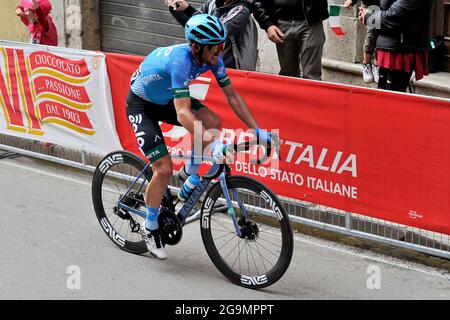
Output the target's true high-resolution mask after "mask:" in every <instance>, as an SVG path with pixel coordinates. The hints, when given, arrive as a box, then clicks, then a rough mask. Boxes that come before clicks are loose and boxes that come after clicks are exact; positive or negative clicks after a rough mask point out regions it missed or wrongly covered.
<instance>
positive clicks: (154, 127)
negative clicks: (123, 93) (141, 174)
mask: <svg viewBox="0 0 450 320" xmlns="http://www.w3.org/2000/svg"><path fill="white" fill-rule="evenodd" d="M191 99H192V104H191V109H192V112H194V113H196V112H197V111H198V110H200V109H201V108H206V106H205V105H203V104H202V103H200V101H198V100H196V99H194V98H191ZM126 110H127V116H128V122H130V124H131V126H132V127H133V130H134V133H135V134H136V139H137V142H138V146H139V148H140V149H141V151H142V153H143V154H144V155H145V156H146V157H147V158H148V159H149V160H150V162H151V163H154V162H155V161H157V160H159V159H161V158H163V157H165V156H167V155H169V152H168V150H167V146H166V143H165V141H164V136H163V134H162V131H161V128H160V126H159V122H160V121H161V122H164V123H169V124H172V125H176V126H180V127H181V124H180V123H179V122H178V120H177V112H176V110H175V105H174V103H173V100H171V101H170V102H169V103H168V104H166V105H160V104H156V103H153V102H149V101H146V100H144V99H142V98H140V97H139V96H137V95H136V94H134V92H133V91H131V90H130V92H129V93H128V97H127V107H126Z"/></svg>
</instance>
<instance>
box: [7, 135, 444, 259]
mask: <svg viewBox="0 0 450 320" xmlns="http://www.w3.org/2000/svg"><path fill="white" fill-rule="evenodd" d="M0 150H4V151H6V152H7V153H8V154H6V155H5V154H3V156H8V157H11V156H14V155H15V154H19V155H23V156H28V157H34V158H38V159H41V160H46V161H50V162H53V163H57V164H61V165H66V166H70V167H73V168H76V169H81V170H86V171H89V172H94V170H95V167H96V166H97V163H98V162H99V161H100V159H101V158H102V156H101V155H97V154H91V153H86V152H85V151H83V150H71V149H69V148H62V147H60V146H55V147H53V148H51V149H49V148H45V147H43V146H42V145H41V144H39V143H37V142H33V141H31V140H26V139H20V138H15V137H9V136H4V135H0ZM1 158H2V155H0V160H1ZM179 187H181V185H180V182H179V181H178V180H177V179H176V178H175V177H173V178H172V182H171V189H173V190H174V191H178V189H179ZM280 199H281V201H282V203H283V205H284V206H285V208H286V210H287V212H288V213H289V216H290V219H291V221H292V222H294V223H299V224H302V225H306V226H310V227H314V228H319V229H322V230H326V231H332V232H338V233H340V234H344V235H349V236H354V237H358V238H362V239H366V240H372V241H376V242H380V243H383V244H387V245H393V246H396V247H401V248H405V249H410V250H414V251H417V252H422V253H425V254H429V255H433V256H437V257H441V258H445V259H449V260H450V235H446V234H440V233H437V232H432V231H428V230H424V229H419V228H413V227H409V226H406V225H400V224H397V223H392V222H389V221H385V220H380V219H376V218H372V217H368V216H364V215H360V214H356V213H350V212H345V211H342V210H338V209H334V208H330V207H326V206H322V205H316V204H312V203H308V202H304V201H299V200H296V199H291V198H285V197H280ZM248 200H249V201H251V197H250V198H249V199H248ZM198 218H199V212H198V211H197V212H194V214H193V215H192V216H191V217H190V218H189V219H188V220H187V222H188V223H189V222H192V221H195V220H196V219H198Z"/></svg>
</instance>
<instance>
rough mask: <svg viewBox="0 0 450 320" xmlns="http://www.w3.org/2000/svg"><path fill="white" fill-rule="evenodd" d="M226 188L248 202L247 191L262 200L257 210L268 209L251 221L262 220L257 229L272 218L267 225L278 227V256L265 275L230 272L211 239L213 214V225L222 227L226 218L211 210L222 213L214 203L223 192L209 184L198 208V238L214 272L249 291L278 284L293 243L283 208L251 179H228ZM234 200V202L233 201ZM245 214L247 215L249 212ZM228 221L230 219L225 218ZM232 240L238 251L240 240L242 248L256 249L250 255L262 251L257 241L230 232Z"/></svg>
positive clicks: (273, 195)
mask: <svg viewBox="0 0 450 320" xmlns="http://www.w3.org/2000/svg"><path fill="white" fill-rule="evenodd" d="M227 186H228V189H229V190H233V189H235V190H236V191H237V192H238V194H239V192H240V193H241V194H242V196H246V193H248V195H249V197H248V199H251V197H250V196H251V194H250V193H249V192H251V193H253V194H255V195H260V196H261V198H262V199H263V201H260V205H261V207H264V206H265V207H267V208H269V209H264V210H262V211H261V212H264V213H263V214H262V215H261V217H259V218H257V220H255V221H262V222H255V224H258V223H259V225H260V226H261V225H264V221H265V220H268V219H269V218H268V217H269V216H270V215H271V217H272V218H275V219H271V220H270V223H268V224H269V225H275V229H276V228H278V227H279V228H280V232H281V233H280V235H281V239H280V241H281V250H280V253H279V257H278V258H277V260H276V262H275V263H274V264H273V267H272V268H271V269H270V270H266V271H267V272H265V273H263V274H257V275H249V274H245V272H243V271H241V270H240V271H238V270H234V269H233V267H234V264H233V265H232V266H231V265H230V264H231V263H230V262H227V257H223V255H222V254H221V253H220V252H219V249H218V248H217V246H216V243H215V240H214V237H213V229H214V222H213V221H214V219H213V217H214V215H216V214H217V222H216V225H217V226H219V225H222V223H221V222H223V221H224V220H225V219H226V218H227V217H228V216H227V214H223V215H219V211H217V209H214V208H221V210H222V211H223V210H224V209H223V205H222V207H219V205H216V204H217V203H218V202H217V200H218V199H219V198H220V197H221V195H223V191H222V188H221V185H220V183H216V184H215V185H213V186H212V187H211V189H210V190H209V192H208V194H207V195H206V197H205V201H204V203H203V206H202V211H201V218H200V229H201V235H202V240H203V244H204V246H205V249H206V251H207V253H208V256H209V257H210V259H211V261H212V262H213V263H214V265H215V266H216V267H217V269H219V271H220V272H221V273H222V274H223V275H224V276H225V277H226V278H228V279H229V280H231V282H233V283H235V284H237V285H239V286H242V287H246V288H251V289H261V288H264V287H268V286H270V285H272V284H274V283H275V282H276V281H278V280H279V279H280V278H281V277H282V276H283V275H284V273H285V272H286V270H287V269H288V267H289V264H290V262H291V259H292V254H293V250H294V240H293V233H292V228H291V225H290V222H289V216H288V215H287V213H286V212H285V210H284V207H283V205H282V204H281V202H280V200H279V199H278V197H277V196H276V195H275V194H274V193H273V192H272V191H271V190H270V189H269V188H267V187H266V186H265V185H264V184H262V183H260V182H259V181H257V180H255V179H252V178H249V177H241V176H230V177H228V178H227ZM239 197H240V198H241V200H242V197H241V195H239ZM253 197H254V200H253V201H256V198H255V196H253ZM220 199H221V201H222V202H223V201H224V199H223V198H220ZM236 199H237V198H236ZM236 199H235V201H234V202H237V201H236ZM249 201H250V200H249ZM242 202H244V201H242ZM244 205H245V206H247V207H249V208H250V207H256V206H255V205H248V204H247V203H244ZM233 206H234V205H233ZM215 210H216V211H215ZM270 210H273V213H270V214H269V213H268V212H269V211H270ZM248 214H249V215H250V212H249V213H248ZM241 216H242V215H241ZM228 219H229V220H230V221H231V218H230V217H228ZM219 220H220V221H219ZM275 221H277V222H275ZM256 229H258V228H256ZM231 230H233V228H231ZM228 231H229V230H228ZM233 231H234V230H233ZM226 232H227V231H224V233H226ZM258 232H259V233H260V235H259V236H260V237H261V233H262V231H261V230H260V231H258ZM268 234H269V236H270V235H271V232H268ZM273 234H276V232H274V233H273ZM229 236H230V237H232V238H230V240H229V242H231V241H234V239H233V235H231V234H230V235H229ZM225 237H227V236H226V235H224V236H220V237H219V238H224V240H223V241H226V239H227V238H225ZM234 237H235V238H237V239H238V240H237V241H238V248H239V243H240V241H243V242H248V243H243V248H244V247H245V246H247V245H248V246H250V245H251V243H256V245H255V246H256V248H257V250H254V251H253V252H257V251H258V252H259V253H261V252H260V251H262V250H259V249H258V240H260V238H258V239H257V240H252V241H250V240H247V239H241V238H239V237H238V236H237V235H236V234H235V233H234ZM265 241H267V240H265ZM268 242H270V241H268ZM233 250H234V249H233ZM246 250H247V249H246ZM268 251H270V250H268ZM249 252H250V254H251V256H252V257H253V253H252V248H250V250H247V260H249V258H248V256H249ZM230 254H231V252H230V253H229V254H228V255H230ZM240 255H241V254H240V253H239V264H240V263H241V261H240V260H241V258H240ZM244 258H245V257H244ZM236 259H237V258H236ZM261 261H262V262H263V264H264V259H262V258H261ZM248 262H249V261H248ZM253 262H255V260H254V257H253ZM235 263H236V261H235ZM249 263H250V262H249ZM250 264H251V263H250ZM255 267H256V271H257V273H258V264H257V263H256V262H255ZM243 269H245V268H243ZM248 269H249V270H248V271H249V273H250V267H249V268H248Z"/></svg>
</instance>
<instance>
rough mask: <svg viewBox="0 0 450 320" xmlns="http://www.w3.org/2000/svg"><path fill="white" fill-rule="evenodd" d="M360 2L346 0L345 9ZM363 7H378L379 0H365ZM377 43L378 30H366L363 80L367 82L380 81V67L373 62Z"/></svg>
mask: <svg viewBox="0 0 450 320" xmlns="http://www.w3.org/2000/svg"><path fill="white" fill-rule="evenodd" d="M358 1H359V0H346V1H345V3H344V7H345V8H348V7H352V6H354V5H355V4H357V3H358ZM361 2H362V4H363V6H365V7H366V6H370V5H378V6H379V4H380V1H379V0H375V1H373V0H372V1H370V0H365V1H361ZM376 42H377V30H376V29H374V28H367V29H366V38H365V40H364V61H363V79H364V81H365V82H368V83H370V82H374V81H375V82H378V79H379V66H377V65H376V64H375V63H373V62H372V61H373V60H374V54H375V44H376Z"/></svg>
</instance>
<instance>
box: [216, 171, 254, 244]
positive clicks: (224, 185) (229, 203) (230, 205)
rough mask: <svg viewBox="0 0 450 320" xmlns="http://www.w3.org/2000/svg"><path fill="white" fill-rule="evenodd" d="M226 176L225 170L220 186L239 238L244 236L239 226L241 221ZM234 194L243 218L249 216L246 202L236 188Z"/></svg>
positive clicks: (220, 179)
mask: <svg viewBox="0 0 450 320" xmlns="http://www.w3.org/2000/svg"><path fill="white" fill-rule="evenodd" d="M226 176H227V175H226V173H225V172H223V173H222V174H221V175H220V176H219V181H220V186H221V187H222V191H223V194H224V196H225V199H226V201H227V206H228V215H229V216H230V217H231V219H232V220H233V225H234V228H235V230H236V235H237V236H238V237H239V238H242V232H241V228H240V227H239V223H238V220H237V217H236V211H235V210H234V206H233V201H232V200H231V196H230V192H229V190H228V185H227V180H226ZM233 195H234V198H235V201H236V202H237V203H238V205H239V208H240V209H241V213H242V216H243V218H244V219H245V218H247V217H248V214H247V210H246V209H245V207H244V204H243V202H242V201H241V198H240V197H239V194H238V192H237V190H236V189H233Z"/></svg>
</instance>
